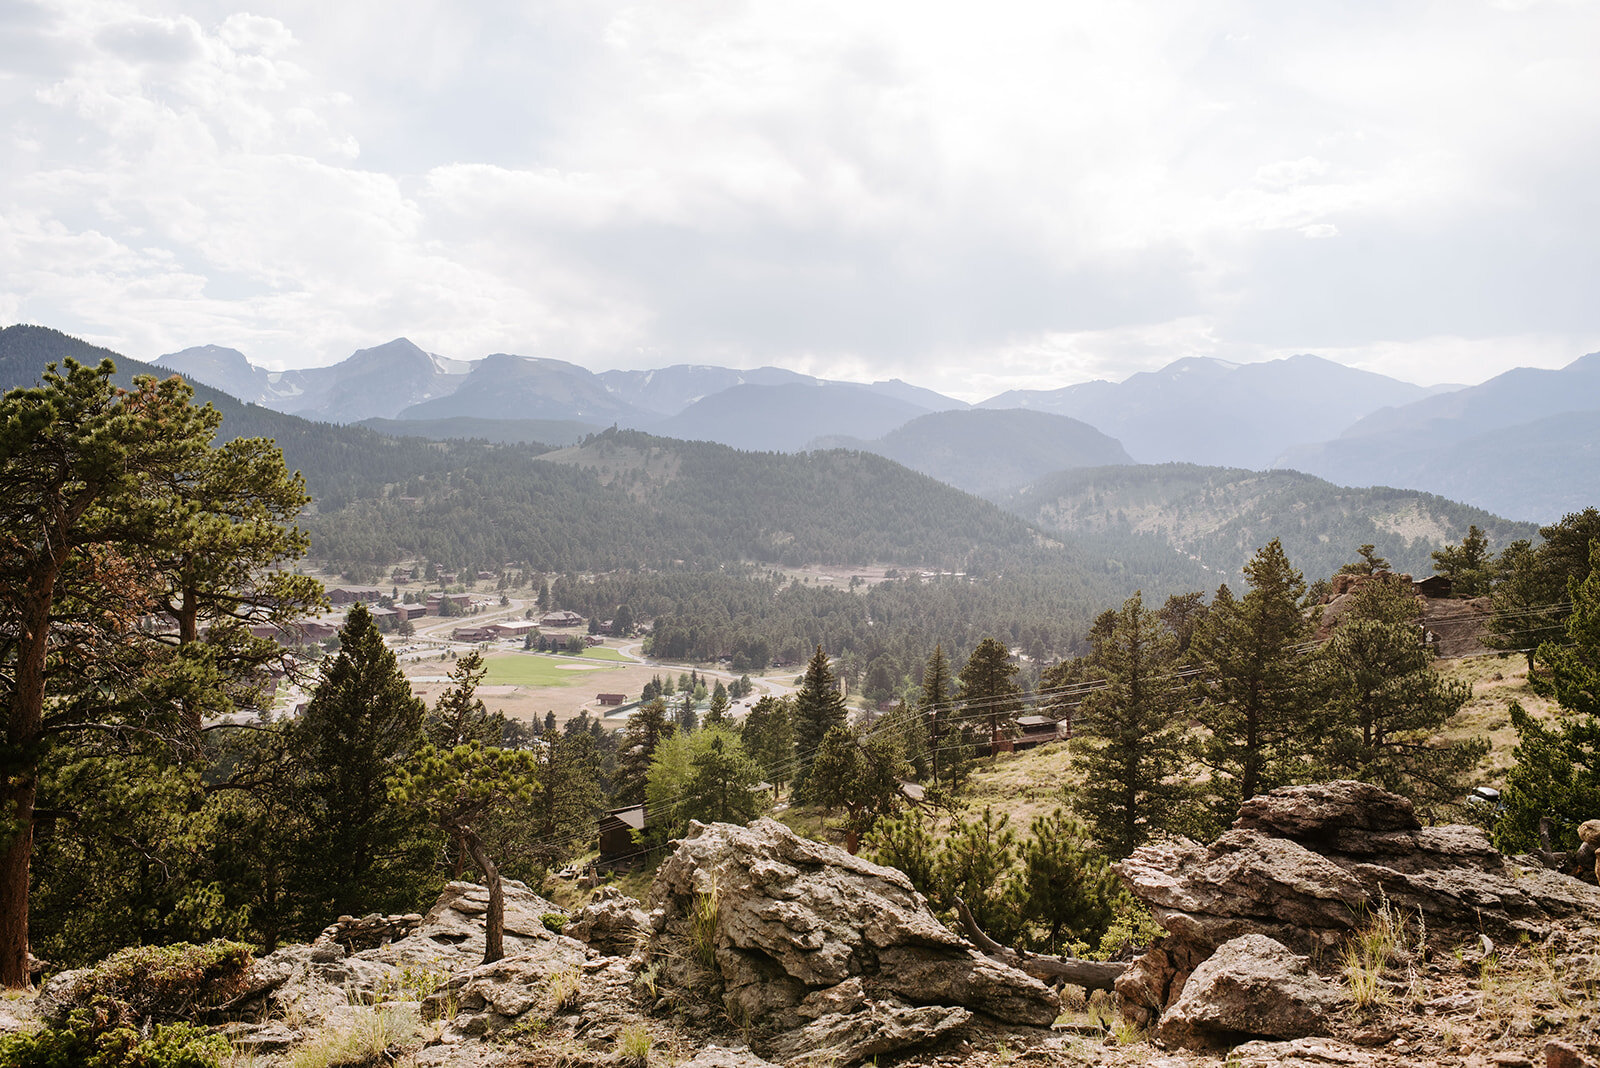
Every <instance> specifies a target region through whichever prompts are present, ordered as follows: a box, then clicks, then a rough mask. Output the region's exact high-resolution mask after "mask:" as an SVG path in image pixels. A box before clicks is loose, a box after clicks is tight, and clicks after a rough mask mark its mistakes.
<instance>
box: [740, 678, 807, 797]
mask: <svg viewBox="0 0 1600 1068" xmlns="http://www.w3.org/2000/svg"><path fill="white" fill-rule="evenodd" d="M740 736H741V737H742V738H743V740H744V748H745V752H747V753H749V754H750V758H751V759H752V760H754V761H755V762H756V763H757V764H758V765H760V766H761V769H762V771H763V773H764V774H765V775H766V777H767V781H768V782H770V783H772V787H773V792H774V794H781V793H782V792H783V784H784V783H786V782H788V781H789V779H790V776H791V775H792V774H793V773H794V724H793V720H792V713H791V703H790V701H789V699H788V698H787V697H770V696H768V697H763V698H761V699H760V700H758V701H757V702H756V703H755V706H754V707H753V708H751V709H750V714H749V715H748V716H746V717H745V720H744V730H743V731H742V732H741V735H740Z"/></svg>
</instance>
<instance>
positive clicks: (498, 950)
mask: <svg viewBox="0 0 1600 1068" xmlns="http://www.w3.org/2000/svg"><path fill="white" fill-rule="evenodd" d="M459 833H460V835H461V841H462V842H463V843H464V844H465V845H466V847H467V850H468V852H470V853H471V854H472V862H473V863H474V864H476V865H477V866H478V870H479V871H481V872H483V881H484V883H485V885H487V886H488V887H489V913H488V915H487V916H485V917H484V922H483V963H485V964H493V963H494V962H495V961H497V960H499V959H500V958H501V957H504V956H505V955H506V898H505V892H504V890H503V889H502V888H501V886H500V869H499V868H497V867H495V863H494V861H492V860H490V859H489V854H488V853H486V852H484V849H483V843H482V842H480V841H478V836H477V834H476V833H474V832H473V830H472V828H471V827H462V828H461V829H460V832H459Z"/></svg>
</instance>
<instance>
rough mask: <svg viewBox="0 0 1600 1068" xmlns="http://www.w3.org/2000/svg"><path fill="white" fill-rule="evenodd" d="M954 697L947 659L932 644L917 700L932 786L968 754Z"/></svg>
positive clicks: (942, 647) (948, 776) (953, 684)
mask: <svg viewBox="0 0 1600 1068" xmlns="http://www.w3.org/2000/svg"><path fill="white" fill-rule="evenodd" d="M954 698H955V683H954V680H952V679H951V677H950V662H949V661H948V660H946V659H945V656H944V646H942V645H935V646H934V647H933V654H932V655H931V656H929V657H928V662H927V664H926V666H924V667H923V669H922V697H921V700H920V701H919V702H918V706H919V709H920V711H921V712H922V718H923V721H924V722H925V723H926V724H927V727H928V760H929V763H930V764H931V765H932V769H933V782H934V785H935V786H937V785H939V783H940V781H941V779H949V778H950V775H949V771H950V770H951V769H953V768H957V767H959V766H960V765H961V764H962V763H963V762H964V761H965V759H966V755H967V754H966V746H964V745H963V744H962V735H961V728H960V720H959V716H958V714H957V711H956V707H955V700H954ZM941 773H943V774H941Z"/></svg>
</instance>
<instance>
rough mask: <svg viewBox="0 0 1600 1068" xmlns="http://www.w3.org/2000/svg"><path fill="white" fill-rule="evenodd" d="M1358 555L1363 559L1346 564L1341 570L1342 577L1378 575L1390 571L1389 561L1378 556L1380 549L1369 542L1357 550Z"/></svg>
mask: <svg viewBox="0 0 1600 1068" xmlns="http://www.w3.org/2000/svg"><path fill="white" fill-rule="evenodd" d="M1356 555H1357V556H1359V557H1361V559H1360V560H1357V561H1355V562H1353V563H1349V564H1345V565H1344V566H1343V567H1341V568H1340V569H1339V574H1341V575H1376V574H1378V573H1379V572H1383V571H1388V570H1389V561H1387V560H1385V559H1384V558H1383V557H1381V556H1379V555H1378V547H1377V546H1375V545H1373V544H1372V543H1371V542H1368V543H1367V544H1366V545H1363V546H1361V548H1359V549H1357V550H1356Z"/></svg>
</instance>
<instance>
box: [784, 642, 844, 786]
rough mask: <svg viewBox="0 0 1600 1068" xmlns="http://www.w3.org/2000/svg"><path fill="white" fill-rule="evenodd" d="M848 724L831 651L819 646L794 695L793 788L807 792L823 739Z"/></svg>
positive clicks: (807, 665)
mask: <svg viewBox="0 0 1600 1068" xmlns="http://www.w3.org/2000/svg"><path fill="white" fill-rule="evenodd" d="M844 725H845V712H844V697H843V695H841V694H840V693H839V685H838V682H837V681H836V680H835V679H834V677H833V669H832V668H830V667H829V666H828V654H827V653H824V652H823V651H822V646H820V645H819V646H817V651H816V652H815V653H814V654H812V657H811V660H810V662H809V663H807V664H806V673H805V676H804V677H803V678H802V679H801V681H800V691H799V692H798V693H797V694H795V696H794V744H795V749H796V758H795V765H796V767H795V775H794V788H795V791H796V793H800V794H802V795H804V793H805V790H806V779H807V778H808V777H809V775H810V773H811V764H812V762H813V761H814V760H816V757H817V750H818V749H819V748H821V746H822V739H824V738H826V737H827V735H828V732H829V731H830V730H832V729H833V728H835V727H842V726H844Z"/></svg>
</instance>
